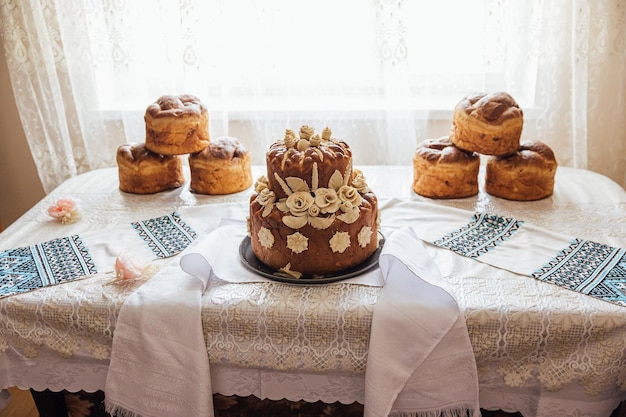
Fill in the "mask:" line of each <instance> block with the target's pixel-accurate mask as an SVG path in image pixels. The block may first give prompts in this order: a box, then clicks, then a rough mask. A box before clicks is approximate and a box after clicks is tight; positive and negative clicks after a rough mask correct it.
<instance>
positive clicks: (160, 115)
mask: <svg viewBox="0 0 626 417" xmlns="http://www.w3.org/2000/svg"><path fill="white" fill-rule="evenodd" d="M144 120H145V123H146V148H148V149H149V150H150V151H152V152H155V153H159V154H162V155H182V154H187V153H195V152H200V151H201V150H203V149H204V148H206V147H207V146H209V143H210V137H209V114H208V111H207V108H206V106H205V105H204V103H202V102H201V101H200V99H198V98H197V97H196V96H192V95H189V94H187V95H180V96H169V95H167V96H162V97H160V98H159V99H158V100H157V101H156V102H155V103H152V104H150V105H149V106H148V108H147V109H146V113H145V115H144Z"/></svg>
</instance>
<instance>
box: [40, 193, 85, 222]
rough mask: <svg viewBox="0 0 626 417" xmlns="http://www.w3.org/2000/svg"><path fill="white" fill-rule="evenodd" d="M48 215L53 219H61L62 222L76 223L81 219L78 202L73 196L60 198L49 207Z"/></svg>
mask: <svg viewBox="0 0 626 417" xmlns="http://www.w3.org/2000/svg"><path fill="white" fill-rule="evenodd" d="M48 215H49V216H50V217H52V218H53V219H57V220H60V221H61V223H63V224H66V223H74V222H77V221H79V220H80V219H81V217H82V216H81V214H80V210H79V209H78V203H76V202H75V201H74V200H72V199H71V198H60V199H58V200H57V201H56V202H55V203H54V204H53V205H51V206H50V207H48Z"/></svg>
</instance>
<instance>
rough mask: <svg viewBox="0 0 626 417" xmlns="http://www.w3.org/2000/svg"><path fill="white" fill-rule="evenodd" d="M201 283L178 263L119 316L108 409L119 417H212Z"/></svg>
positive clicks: (203, 282) (135, 294) (134, 296)
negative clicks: (202, 315) (202, 314)
mask: <svg viewBox="0 0 626 417" xmlns="http://www.w3.org/2000/svg"><path fill="white" fill-rule="evenodd" d="M209 273H210V271H207V274H206V275H205V276H204V277H201V278H200V279H198V278H196V277H193V276H191V275H189V274H186V273H184V272H183V271H182V270H181V269H180V267H179V265H178V260H176V261H174V262H172V263H171V264H170V265H169V266H168V267H166V268H164V269H162V270H161V271H160V272H159V273H157V274H156V275H155V276H154V277H152V278H151V279H150V280H149V281H148V282H146V283H145V284H144V285H142V286H141V287H140V288H139V289H138V290H136V291H135V292H133V293H132V294H131V295H130V296H129V297H128V299H127V300H126V302H125V303H124V305H123V306H122V309H121V310H120V315H119V317H118V319H117V323H116V326H115V333H114V336H113V346H112V349H111V362H110V365H109V371H108V373H107V379H106V385H105V392H106V400H105V406H106V410H107V412H108V413H110V414H111V415H112V416H118V417H171V416H197V417H212V416H213V390H212V388H211V374H210V371H209V355H208V353H207V349H206V344H205V342H204V333H203V331H202V318H201V310H202V306H201V303H200V299H201V297H202V293H203V292H204V290H205V289H206V287H207V285H208V277H209Z"/></svg>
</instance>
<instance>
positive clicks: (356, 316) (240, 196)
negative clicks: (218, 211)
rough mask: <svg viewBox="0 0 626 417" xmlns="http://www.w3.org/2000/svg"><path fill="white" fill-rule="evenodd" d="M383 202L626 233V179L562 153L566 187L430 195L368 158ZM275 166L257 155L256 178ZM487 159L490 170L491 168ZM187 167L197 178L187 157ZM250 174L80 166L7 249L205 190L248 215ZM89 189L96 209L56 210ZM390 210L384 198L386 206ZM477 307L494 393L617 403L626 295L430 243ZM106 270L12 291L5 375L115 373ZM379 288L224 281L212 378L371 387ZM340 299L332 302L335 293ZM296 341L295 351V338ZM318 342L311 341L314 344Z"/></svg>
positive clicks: (214, 300) (113, 304) (211, 341)
mask: <svg viewBox="0 0 626 417" xmlns="http://www.w3.org/2000/svg"><path fill="white" fill-rule="evenodd" d="M359 168H360V169H361V170H362V171H363V172H364V174H365V175H366V177H367V180H368V183H369V185H370V187H371V188H372V189H373V190H374V192H375V193H376V194H377V195H378V197H379V200H381V203H383V204H382V205H383V206H384V203H385V201H389V200H391V199H400V200H406V201H421V202H428V203H429V204H433V205H444V206H449V207H455V208H460V209H466V210H472V211H474V210H479V211H490V212H494V213H497V214H500V215H503V216H510V217H515V218H518V219H523V220H525V221H528V222H532V223H534V224H536V225H539V226H542V227H545V228H546V229H549V230H553V231H556V232H561V233H566V234H568V235H571V236H575V237H580V238H586V239H591V240H595V241H598V242H601V243H605V244H609V245H612V246H619V247H626V192H625V191H624V189H623V188H621V187H620V186H619V185H617V184H616V183H614V182H612V181H611V180H609V179H608V178H606V177H604V176H601V175H599V174H596V173H593V172H590V171H586V170H579V169H572V168H567V167H559V169H558V171H557V177H556V186H555V192H554V195H553V196H551V197H549V198H547V199H544V200H540V201H537V202H513V201H507V200H502V199H499V198H495V197H492V196H489V195H488V194H486V193H485V192H484V191H483V190H482V187H481V190H480V192H479V194H478V195H477V196H475V197H471V198H466V199H456V200H430V199H426V198H423V197H421V196H418V195H416V194H415V193H413V192H412V190H411V182H412V176H413V172H412V167H410V166H362V167H359ZM262 173H264V168H263V167H258V166H257V167H253V175H254V177H255V178H257V177H258V176H259V175H261V174H262ZM483 176H484V172H483V171H482V170H481V173H480V177H481V179H482V178H483ZM186 177H187V178H189V175H188V172H187V173H186ZM249 195H250V190H247V191H243V192H241V193H237V194H232V195H226V196H204V195H196V194H193V193H191V192H190V191H189V183H188V181H187V183H186V184H185V185H184V186H183V187H181V188H179V189H176V190H172V191H167V192H163V193H159V194H154V195H148V196H141V195H132V194H126V193H122V192H120V191H119V190H118V182H117V169H116V168H104V169H100V170H95V171H92V172H89V173H86V174H83V175H79V176H77V177H74V178H71V179H69V180H68V181H66V182H65V183H64V184H62V185H61V186H59V187H58V188H57V189H56V190H54V191H53V192H52V193H50V194H49V195H48V196H46V197H45V198H44V199H43V200H42V201H40V202H39V203H38V204H37V205H35V206H34V207H33V208H32V209H30V210H29V211H28V212H27V213H26V214H25V215H23V216H22V217H21V218H20V219H18V220H17V221H16V222H15V223H14V224H12V225H10V226H9V227H8V228H7V229H6V230H5V231H4V232H2V233H1V234H0V250H2V249H9V248H15V247H21V246H25V245H29V244H34V243H38V242H42V241H45V240H48V239H52V238H57V237H63V236H68V235H70V234H81V233H85V232H88V231H90V230H94V229H97V228H106V227H109V226H113V225H117V224H124V223H129V222H131V221H137V220H143V219H147V218H151V217H156V216H160V215H163V214H165V213H169V212H171V211H173V210H180V209H185V208H188V207H198V206H204V205H212V207H218V206H213V205H222V206H223V207H224V208H227V210H228V212H229V213H238V214H240V215H241V216H242V218H243V216H245V215H246V213H247V206H248V198H249ZM61 196H70V197H73V198H78V199H79V200H80V202H81V209H82V212H83V219H82V220H81V221H80V222H77V223H74V224H69V225H61V224H60V223H58V222H55V221H53V220H51V219H50V218H49V217H47V215H46V214H45V210H46V208H47V207H48V206H49V205H51V204H52V202H54V201H55V200H56V199H58V198H59V197H61ZM381 217H382V222H383V225H385V210H384V209H383V210H381ZM428 250H429V253H430V254H431V256H432V257H433V258H434V260H435V262H436V263H437V265H438V267H439V269H440V270H441V273H442V275H443V277H444V279H445V280H446V282H447V283H448V284H449V286H450V288H452V290H453V293H454V296H455V297H456V299H457V302H458V303H459V306H460V308H461V310H462V311H463V313H464V315H465V318H466V322H467V327H468V332H469V335H470V340H471V342H472V346H473V350H474V353H475V356H476V362H477V367H478V372H479V382H480V401H481V407H482V408H485V409H503V410H505V411H510V412H513V411H520V412H521V413H522V414H523V415H524V416H525V417H532V416H551V417H553V416H570V415H576V414H580V415H582V414H584V415H589V416H609V415H610V413H611V411H612V410H613V409H614V408H615V407H617V405H618V404H619V403H620V401H622V400H625V399H626V308H625V307H621V306H617V305H613V304H610V303H607V302H603V301H600V300H597V299H594V298H591V297H588V296H585V295H582V294H578V293H575V292H573V291H569V290H566V289H562V288H559V287H556V286H554V285H551V284H546V283H542V282H539V281H537V280H534V279H532V278H529V277H524V276H518V275H515V274H512V273H510V272H507V271H504V270H501V269H497V268H493V267H490V266H488V265H486V264H483V263H480V262H476V261H473V260H471V259H467V258H464V257H462V256H459V255H456V254H455V253H453V252H451V251H447V250H441V249H437V248H435V247H431V246H429V247H428ZM110 280H111V279H110V277H102V276H95V277H92V278H88V279H85V280H78V281H74V282H71V283H66V284H62V285H58V286H54V287H50V288H46V289H41V290H36V291H32V292H30V293H26V294H21V295H16V296H11V297H6V298H3V299H0V389H1V388H7V387H9V386H14V385H15V386H18V387H21V388H34V389H36V390H43V389H52V390H61V389H67V390H70V391H77V390H80V389H84V390H87V391H95V390H99V389H103V388H104V382H105V378H106V372H107V366H108V358H109V355H110V347H111V343H112V338H113V333H114V331H115V322H116V317H117V315H118V313H119V311H120V308H121V306H122V304H123V303H124V300H125V298H126V297H127V296H128V294H130V291H132V288H120V287H118V286H115V285H109V283H110ZM379 291H380V288H377V287H366V286H355V285H349V284H342V283H339V284H337V285H328V286H315V287H301V286H292V285H287V284H283V283H278V282H273V281H268V282H262V283H247V284H230V283H219V284H217V285H212V286H211V287H210V288H209V290H208V291H207V293H205V295H204V297H203V299H202V303H203V326H204V332H205V339H206V341H207V350H208V354H209V359H210V363H211V377H212V381H213V382H212V385H213V389H214V390H215V391H216V392H219V393H221V394H224V395H235V394H236V395H242V396H245V395H250V394H252V395H255V396H257V397H259V398H270V399H279V398H287V399H289V400H300V399H304V400H306V401H317V400H322V401H325V402H334V401H340V402H343V403H351V402H354V401H359V402H362V401H363V375H364V370H365V363H366V359H367V347H368V341H369V328H370V325H371V317H372V314H373V311H374V307H375V304H376V299H377V295H378V294H379ZM294 300H296V302H294ZM322 302H323V303H325V304H324V305H326V306H328V305H332V306H334V308H333V309H328V308H320V305H321V303H322ZM296 352H297V353H296ZM303 352H304V353H303Z"/></svg>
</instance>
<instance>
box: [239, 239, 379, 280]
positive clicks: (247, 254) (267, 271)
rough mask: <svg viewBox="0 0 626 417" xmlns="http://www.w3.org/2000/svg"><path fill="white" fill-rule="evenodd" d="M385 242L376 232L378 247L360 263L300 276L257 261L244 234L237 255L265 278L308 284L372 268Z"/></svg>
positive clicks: (352, 275) (350, 275)
mask: <svg viewBox="0 0 626 417" xmlns="http://www.w3.org/2000/svg"><path fill="white" fill-rule="evenodd" d="M384 244H385V238H384V236H383V235H382V234H380V233H379V234H378V249H376V252H374V253H373V254H372V256H370V257H369V258H367V259H366V260H365V261H363V262H361V263H360V264H358V265H356V266H353V267H352V268H348V269H345V270H343V271H341V272H338V273H337V274H331V275H321V276H319V275H315V276H310V277H308V276H302V277H300V278H294V277H292V276H290V275H287V274H286V273H284V272H280V271H277V270H275V269H273V268H270V267H269V266H267V265H265V264H264V263H263V262H261V261H259V259H258V258H257V257H256V255H255V254H254V252H253V251H252V244H251V241H250V237H249V236H246V237H245V238H244V239H243V240H242V241H241V244H239V257H240V258H241V263H243V265H244V266H245V267H246V268H248V269H250V270H251V271H253V272H256V273H257V274H259V275H262V276H264V277H266V278H269V279H271V280H274V281H278V282H286V283H289V284H299V285H310V284H328V283H330V282H337V281H342V280H344V279H348V278H353V277H356V276H358V275H361V274H363V273H365V272H367V271H369V270H370V269H372V268H374V267H375V266H377V265H378V257H379V256H380V252H381V250H382V248H383V245H384Z"/></svg>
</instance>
